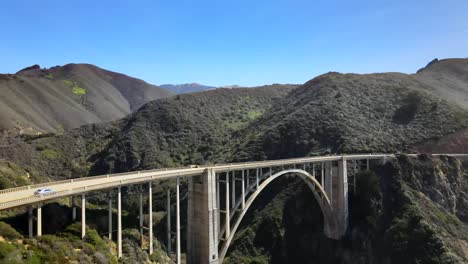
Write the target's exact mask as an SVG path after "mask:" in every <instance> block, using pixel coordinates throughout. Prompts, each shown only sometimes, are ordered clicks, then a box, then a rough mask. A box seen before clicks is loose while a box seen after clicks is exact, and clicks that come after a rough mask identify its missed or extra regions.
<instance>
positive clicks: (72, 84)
mask: <svg viewBox="0 0 468 264" xmlns="http://www.w3.org/2000/svg"><path fill="white" fill-rule="evenodd" d="M0 93H1V95H2V96H1V97H0V132H1V131H6V130H8V131H10V132H13V133H14V134H16V133H32V134H34V133H37V132H62V131H63V130H64V129H71V128H76V127H78V126H81V125H84V124H89V123H100V122H109V121H113V120H116V119H119V118H122V117H124V116H126V115H128V114H129V113H131V112H134V111H136V110H137V109H138V108H140V107H141V106H142V105H143V104H145V103H146V102H148V101H151V100H155V99H158V98H164V97H168V96H170V95H171V94H172V93H171V92H169V91H167V90H164V89H162V88H159V87H157V86H154V85H151V84H148V83H146V82H144V81H142V80H139V79H136V78H132V77H129V76H126V75H123V74H120V73H115V72H111V71H107V70H103V69H100V68H98V67H96V66H94V65H89V64H67V65H65V66H61V67H58V66H57V67H53V68H50V69H41V68H40V67H39V66H38V65H34V66H32V67H28V68H26V69H23V70H21V71H19V72H18V73H16V74H2V75H0Z"/></svg>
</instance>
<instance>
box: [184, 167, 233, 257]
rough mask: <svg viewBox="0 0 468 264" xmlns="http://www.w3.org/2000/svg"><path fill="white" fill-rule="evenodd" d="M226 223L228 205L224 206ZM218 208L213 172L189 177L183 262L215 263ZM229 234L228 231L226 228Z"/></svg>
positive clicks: (208, 170)
mask: <svg viewBox="0 0 468 264" xmlns="http://www.w3.org/2000/svg"><path fill="white" fill-rule="evenodd" d="M225 183H226V198H227V199H226V200H227V201H228V200H229V174H228V173H226V182H225ZM226 205H227V206H226V219H227V222H226V223H229V213H228V212H229V202H227V203H226ZM217 214H218V205H217V197H216V173H215V171H214V170H213V169H206V170H205V171H204V172H203V174H202V175H199V176H195V177H192V178H189V184H188V214H187V215H188V223H187V227H188V230H187V242H188V246H187V263H188V264H194V263H210V264H218V263H219V259H218V228H217V227H218V223H217V221H218V216H217ZM226 233H229V228H227V229H226Z"/></svg>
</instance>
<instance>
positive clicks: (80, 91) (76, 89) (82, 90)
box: [72, 86, 87, 96]
mask: <svg viewBox="0 0 468 264" xmlns="http://www.w3.org/2000/svg"><path fill="white" fill-rule="evenodd" d="M72 92H73V94H76V95H78V96H83V95H85V94H86V93H87V91H86V89H85V88H82V87H79V86H74V87H73V88H72Z"/></svg>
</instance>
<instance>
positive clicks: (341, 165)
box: [325, 158, 348, 239]
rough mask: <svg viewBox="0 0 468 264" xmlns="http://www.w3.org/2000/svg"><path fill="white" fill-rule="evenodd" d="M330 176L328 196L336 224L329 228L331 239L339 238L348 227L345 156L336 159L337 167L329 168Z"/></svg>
mask: <svg viewBox="0 0 468 264" xmlns="http://www.w3.org/2000/svg"><path fill="white" fill-rule="evenodd" d="M331 165H332V164H330V166H331ZM327 176H328V175H327ZM330 178H332V179H333V180H332V181H333V188H332V190H333V191H332V193H331V194H330V196H329V197H331V204H332V210H333V216H334V220H335V222H336V225H335V229H334V230H329V232H328V234H327V236H328V237H330V238H333V239H340V238H342V237H343V236H344V235H345V234H346V230H347V228H348V168H347V161H346V159H345V158H342V159H341V160H339V161H338V167H337V168H336V167H335V169H331V177H330ZM325 181H326V180H325ZM327 195H328V193H327Z"/></svg>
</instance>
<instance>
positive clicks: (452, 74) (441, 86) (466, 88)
mask: <svg viewBox="0 0 468 264" xmlns="http://www.w3.org/2000/svg"><path fill="white" fill-rule="evenodd" d="M413 76H414V77H415V78H416V79H418V80H420V81H421V82H423V83H425V84H426V85H427V86H428V87H429V89H428V91H430V92H432V93H434V94H436V95H438V96H440V97H442V98H445V99H447V100H449V101H451V102H454V103H457V104H459V105H460V106H462V107H464V108H468V58H467V59H445V60H437V59H435V60H433V61H432V62H430V63H429V64H428V65H427V66H426V67H424V68H422V69H420V70H419V71H418V72H417V73H416V74H414V75H413Z"/></svg>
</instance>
